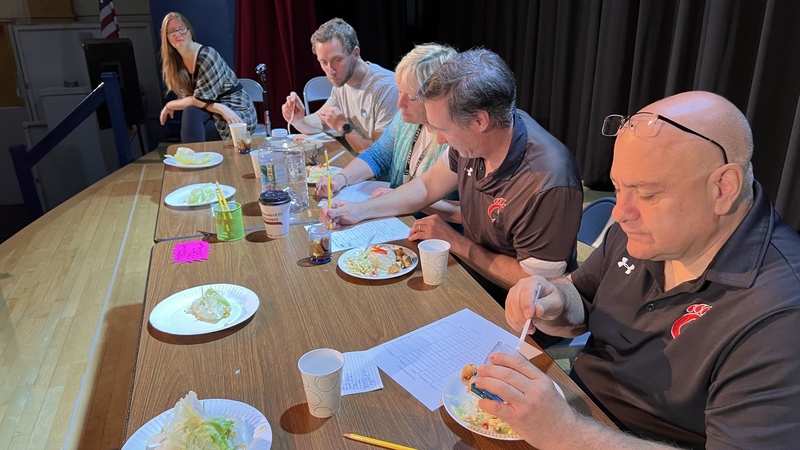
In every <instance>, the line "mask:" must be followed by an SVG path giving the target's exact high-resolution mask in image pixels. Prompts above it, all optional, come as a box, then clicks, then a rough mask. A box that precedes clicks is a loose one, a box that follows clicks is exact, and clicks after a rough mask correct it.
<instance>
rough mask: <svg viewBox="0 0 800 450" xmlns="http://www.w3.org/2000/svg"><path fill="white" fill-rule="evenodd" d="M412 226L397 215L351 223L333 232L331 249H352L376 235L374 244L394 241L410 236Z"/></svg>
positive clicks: (306, 227)
mask: <svg viewBox="0 0 800 450" xmlns="http://www.w3.org/2000/svg"><path fill="white" fill-rule="evenodd" d="M314 225H315V224H311V225H304V226H303V227H304V228H305V229H306V230H308V229H309V228H311V227H312V226H314ZM410 230H411V228H409V227H408V225H406V224H404V223H403V221H402V220H400V219H398V218H397V217H391V218H388V219H375V220H371V221H368V222H361V223H359V224H356V225H351V226H349V227H347V228H344V229H342V230H336V231H334V232H332V233H331V251H332V252H334V253H335V252H340V251H343V250H350V249H351V248H356V247H361V246H363V245H364V244H366V243H367V239H369V238H370V237H371V236H373V235H375V237H374V238H373V239H372V243H373V244H381V243H383V242H392V241H397V240H399V239H405V238H407V237H408V232H409V231H410Z"/></svg>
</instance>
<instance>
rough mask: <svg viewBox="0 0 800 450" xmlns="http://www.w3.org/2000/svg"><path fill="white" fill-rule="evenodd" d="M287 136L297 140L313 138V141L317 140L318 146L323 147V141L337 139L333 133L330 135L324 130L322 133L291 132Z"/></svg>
mask: <svg viewBox="0 0 800 450" xmlns="http://www.w3.org/2000/svg"><path fill="white" fill-rule="evenodd" d="M287 137H289V138H291V139H294V140H295V141H305V140H307V139H308V140H312V141H316V142H317V148H320V147H322V143H323V142H334V141H335V140H336V139H334V138H333V137H332V136H331V135H329V134H328V133H325V132H324V131H323V132H322V133H317V134H312V135H308V134H302V133H295V134H290V135H288V136H287Z"/></svg>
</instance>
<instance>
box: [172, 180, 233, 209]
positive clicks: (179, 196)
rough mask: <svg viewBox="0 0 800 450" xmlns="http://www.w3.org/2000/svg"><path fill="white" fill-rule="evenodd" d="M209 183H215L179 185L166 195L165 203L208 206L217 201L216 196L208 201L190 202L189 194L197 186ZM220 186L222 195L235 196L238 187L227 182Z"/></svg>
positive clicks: (181, 205)
mask: <svg viewBox="0 0 800 450" xmlns="http://www.w3.org/2000/svg"><path fill="white" fill-rule="evenodd" d="M207 184H210V185H212V186H213V185H214V184H213V183H197V184H190V185H187V186H183V187H179V188H178V189H175V190H174V191H172V192H170V193H169V194H167V196H166V197H164V203H166V205H167V206H176V207H183V206H206V205H210V204H212V203H217V199H216V197H215V198H214V199H213V200H211V201H208V202H202V203H189V196H190V195H192V191H193V190H195V189H197V188H201V187H203V186H205V185H207ZM219 187H220V189H222V195H224V196H225V198H226V199H230V198H231V197H233V194H235V193H236V188H234V187H231V186H228V185H226V184H220V185H219Z"/></svg>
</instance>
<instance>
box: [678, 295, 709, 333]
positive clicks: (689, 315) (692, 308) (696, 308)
mask: <svg viewBox="0 0 800 450" xmlns="http://www.w3.org/2000/svg"><path fill="white" fill-rule="evenodd" d="M709 309H711V306H709V305H704V304H702V303H701V304H699V305H689V307H688V308H686V314H684V315H682V316H681V317H680V318H679V319H678V320H676V321H675V322H674V323H673V324H672V330H671V332H672V339H677V338H678V336H680V335H681V328H683V326H684V325H686V324H687V323H689V322H691V321H693V320H697V319H699V318H700V317H702V316H703V315H704V314H705V313H707V312H708V310H709Z"/></svg>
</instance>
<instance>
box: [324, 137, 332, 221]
mask: <svg viewBox="0 0 800 450" xmlns="http://www.w3.org/2000/svg"><path fill="white" fill-rule="evenodd" d="M325 171H326V173H327V174H328V209H333V204H332V203H331V163H330V161H328V149H325ZM328 228H329V229H331V230H332V229H333V218H331V221H330V222H328Z"/></svg>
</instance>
